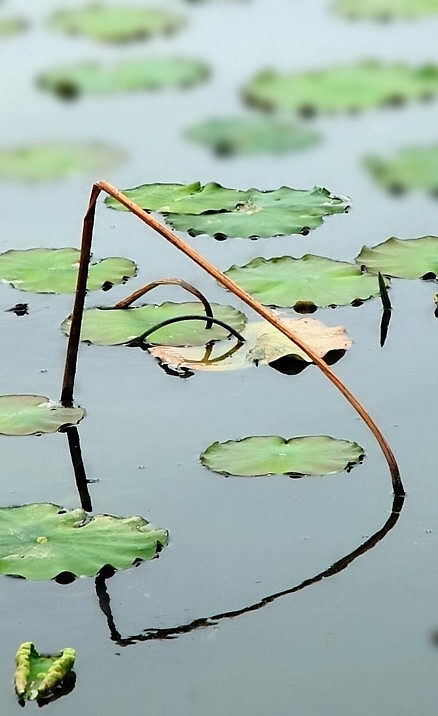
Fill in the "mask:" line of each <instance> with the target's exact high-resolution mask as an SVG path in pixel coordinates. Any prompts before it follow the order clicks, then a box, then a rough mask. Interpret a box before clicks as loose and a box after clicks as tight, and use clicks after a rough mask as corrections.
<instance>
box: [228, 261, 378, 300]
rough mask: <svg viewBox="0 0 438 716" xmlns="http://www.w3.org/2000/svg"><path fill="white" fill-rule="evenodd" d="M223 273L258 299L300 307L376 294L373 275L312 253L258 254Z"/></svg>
mask: <svg viewBox="0 0 438 716" xmlns="http://www.w3.org/2000/svg"><path fill="white" fill-rule="evenodd" d="M225 273H226V275H227V276H228V277H229V278H231V279H232V280H233V281H235V282H236V283H238V284H239V286H241V287H242V288H244V289H245V290H246V291H248V293H250V294H251V295H253V296H254V297H255V298H257V300H258V301H260V302H261V303H263V304H265V305H267V306H282V307H293V308H295V309H296V310H300V311H303V308H306V309H312V308H313V309H314V308H315V307H320V308H323V307H327V306H346V305H348V304H351V303H356V302H362V301H365V300H367V299H368V298H371V297H372V296H378V295H379V284H378V280H377V277H376V276H374V275H370V274H368V273H364V272H362V271H361V269H360V267H359V266H356V265H354V264H350V263H347V262H344V261H335V260H333V259H329V258H325V257H324V256H314V255H313V254H306V255H305V256H303V257H302V258H300V259H296V258H293V257H292V256H278V257H275V258H271V259H265V258H262V257H260V256H259V257H257V258H255V259H253V260H252V261H250V262H249V263H248V264H246V265H245V266H231V267H230V268H229V269H228V270H227V271H225ZM387 284H388V285H389V282H387Z"/></svg>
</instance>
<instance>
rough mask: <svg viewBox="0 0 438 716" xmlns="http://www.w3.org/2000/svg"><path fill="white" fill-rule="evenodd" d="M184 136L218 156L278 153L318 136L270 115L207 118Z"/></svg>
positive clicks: (307, 143) (316, 139)
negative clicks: (209, 148) (204, 145)
mask: <svg viewBox="0 0 438 716" xmlns="http://www.w3.org/2000/svg"><path fill="white" fill-rule="evenodd" d="M186 136H187V137H188V138H189V139H192V140H194V141H196V142H200V143H201V144H206V145H207V146H208V147H211V148H212V149H213V151H215V152H216V153H217V154H221V155H229V154H253V153H254V154H256V153H264V152H273V153H278V154H281V153H283V152H289V151H296V150H299V149H305V148H307V147H311V146H313V145H314V144H316V143H317V142H319V141H320V139H321V136H320V134H318V133H317V132H315V131H313V130H309V129H306V128H304V127H301V126H300V125H298V124H296V123H293V122H290V121H287V120H282V119H276V118H273V117H230V118H229V119H210V120H208V121H206V122H201V124H198V125H195V126H194V127H191V128H190V129H188V130H187V131H186Z"/></svg>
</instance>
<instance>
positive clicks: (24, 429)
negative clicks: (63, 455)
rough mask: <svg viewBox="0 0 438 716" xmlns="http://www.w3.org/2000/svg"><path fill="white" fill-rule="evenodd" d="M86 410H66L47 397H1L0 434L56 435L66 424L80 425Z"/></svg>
mask: <svg viewBox="0 0 438 716" xmlns="http://www.w3.org/2000/svg"><path fill="white" fill-rule="evenodd" d="M84 415H85V410H83V408H64V407H63V406H62V405H61V404H60V403H57V402H55V401H53V400H50V399H49V398H46V397H45V396H44V395H0V434H2V435H33V434H35V433H56V432H57V431H58V430H59V429H60V428H61V427H64V426H65V425H77V423H79V422H80V421H81V420H82V418H83V417H84Z"/></svg>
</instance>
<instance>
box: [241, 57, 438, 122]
mask: <svg viewBox="0 0 438 716" xmlns="http://www.w3.org/2000/svg"><path fill="white" fill-rule="evenodd" d="M437 92H438V66H435V65H425V66H423V67H419V68H413V67H410V66H408V65H404V64H401V63H398V64H392V65H390V64H382V63H380V62H377V61H374V60H368V61H364V62H361V63H359V64H357V65H349V66H345V67H333V68H331V69H326V70H319V71H318V70H313V71H311V72H303V73H292V74H282V73H280V72H276V71H274V70H266V71H264V72H261V73H260V74H258V75H256V77H254V78H253V79H252V80H251V81H250V82H249V83H248V84H247V86H246V87H245V88H244V90H243V94H244V97H245V98H246V99H247V100H248V101H249V102H250V103H253V104H256V105H260V106H262V107H264V108H282V109H292V110H296V111H298V112H301V113H303V114H306V115H307V114H311V113H314V112H341V111H356V110H364V109H368V108H371V107H377V106H379V105H384V104H399V103H400V102H404V101H406V102H407V101H409V100H415V99H421V98H424V97H430V96H431V95H435V94H436V93H437Z"/></svg>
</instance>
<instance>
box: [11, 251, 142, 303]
mask: <svg viewBox="0 0 438 716" xmlns="http://www.w3.org/2000/svg"><path fill="white" fill-rule="evenodd" d="M79 257H80V251H79V250H78V249H71V248H63V249H44V248H36V249H25V250H15V249H11V250H10V251H5V253H3V254H0V281H7V282H9V283H11V284H12V285H13V286H14V288H18V289H20V290H21V291H32V292H33V293H74V291H75V288H76V280H77V274H78V266H79ZM136 270H137V267H136V265H135V263H134V262H133V261H131V260H130V259H124V258H120V257H115V256H113V257H110V258H106V259H103V260H102V261H99V262H98V263H92V264H90V267H89V271H88V281H87V289H88V290H89V291H97V290H98V289H100V288H102V286H104V287H105V288H110V287H111V285H113V284H118V283H124V282H125V281H126V280H127V279H128V278H131V277H132V276H135V272H136Z"/></svg>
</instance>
